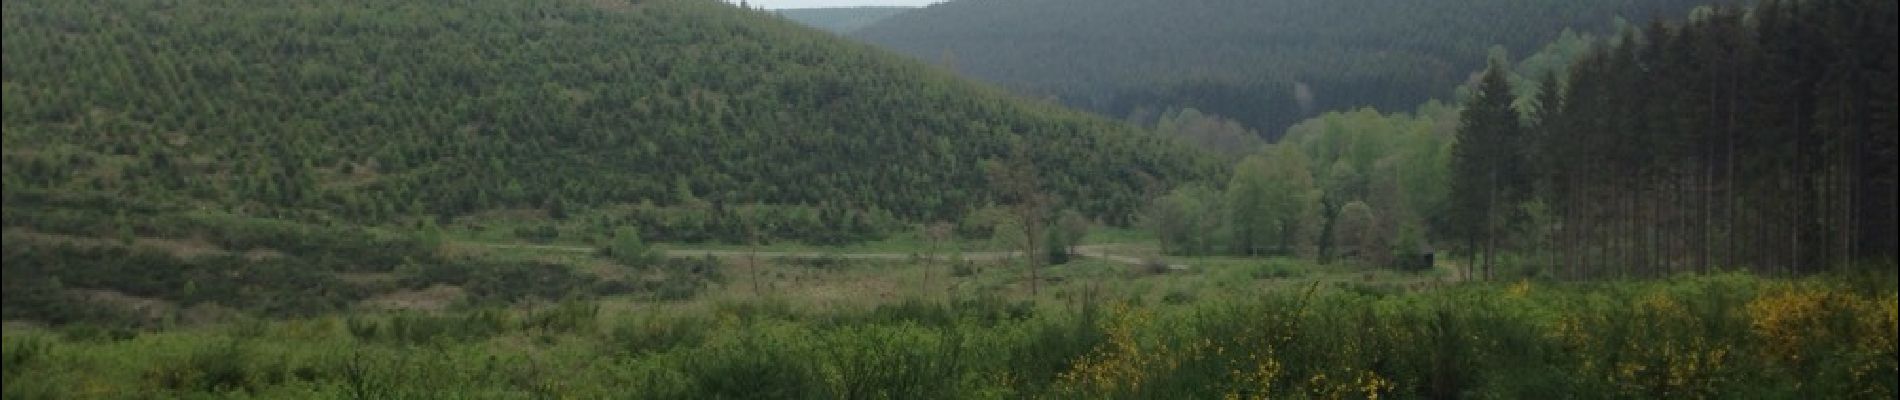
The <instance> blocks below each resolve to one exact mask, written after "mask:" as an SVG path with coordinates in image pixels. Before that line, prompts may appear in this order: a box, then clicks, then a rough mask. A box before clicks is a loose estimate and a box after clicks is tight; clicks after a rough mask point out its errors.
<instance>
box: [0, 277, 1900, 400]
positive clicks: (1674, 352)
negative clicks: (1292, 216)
mask: <svg viewBox="0 0 1900 400" xmlns="http://www.w3.org/2000/svg"><path fill="white" fill-rule="evenodd" d="M1115 250H1116V251H1120V252H1128V253H1131V254H1132V253H1140V252H1143V251H1146V250H1144V249H1142V248H1140V247H1139V246H1127V247H1126V248H1117V249H1115ZM452 251H456V252H462V253H464V254H461V255H460V256H462V257H471V258H480V259H487V260H493V261H496V262H514V261H518V262H539V263H549V264H558V265H566V266H568V267H569V268H572V269H573V270H575V271H577V272H579V273H582V274H588V275H594V276H596V277H598V278H599V279H603V280H606V281H616V280H619V281H628V282H643V281H650V280H660V279H666V278H665V277H666V276H668V275H667V274H668V272H666V271H652V270H639V269H627V268H622V267H619V266H617V265H615V264H613V263H611V262H608V261H606V260H604V259H600V258H597V257H596V256H595V255H592V254H586V253H575V252H563V251H547V250H538V249H534V248H512V249H495V248H486V247H462V248H456V249H453V250H452ZM1171 261H1174V262H1178V263H1182V264H1187V265H1190V266H1191V267H1190V268H1189V269H1187V270H1186V271H1166V270H1165V269H1164V270H1151V269H1148V268H1147V267H1143V266H1134V265H1127V264H1121V263H1115V262H1110V261H1102V260H1090V259H1082V260H1079V261H1077V262H1073V263H1070V264H1066V265H1058V266H1051V267H1048V268H1047V269H1045V270H1043V271H1041V273H1040V274H1039V276H1040V277H1041V278H1042V280H1041V281H1039V282H1038V284H1037V285H1035V286H1036V287H1035V288H1034V291H1033V293H1032V291H1031V288H1030V287H1029V285H1028V284H1027V279H1026V278H1027V275H1026V273H1025V271H1024V270H1023V269H1022V268H1021V267H1020V266H1018V265H1017V264H1016V263H1014V262H1012V261H986V262H950V261H942V262H927V261H877V260H848V259H837V258H804V259H770V258H768V259H758V260H749V259H745V258H736V259H722V260H714V261H713V262H712V263H711V265H716V266H717V267H714V268H716V270H712V271H696V272H695V274H696V276H702V277H704V279H701V280H695V281H690V282H689V283H686V284H685V285H687V287H686V289H683V290H682V291H680V292H677V293H674V294H672V295H657V294H655V295H610V296H604V297H603V296H593V297H589V296H578V297H572V299H570V300H567V301H546V300H542V301H534V300H528V301H518V302H515V303H512V304H504V305H496V304H492V303H478V302H470V301H458V300H456V299H455V298H452V297H448V298H437V299H430V298H428V296H427V295H426V294H424V295H418V297H419V298H418V299H412V300H416V301H415V302H412V303H404V304H412V305H413V304H426V303H430V302H431V301H433V302H435V303H436V304H433V305H432V306H431V307H410V308H411V309H407V310H404V309H400V308H403V307H393V308H398V309H394V310H392V309H390V308H392V307H381V308H378V307H370V306H368V305H363V306H359V307H357V308H356V309H355V310H353V311H350V312H346V313H335V314H325V315H319V316H314V317H298V318H281V319H255V318H249V317H241V316H240V317H235V318H229V319H225V320H221V321H217V322H210V323H202V324H183V323H180V324H176V325H173V326H169V327H162V328H157V329H150V330H145V331H141V332H138V333H135V334H132V335H98V334H89V333H88V332H87V331H86V330H84V329H83V328H79V327H70V326H69V327H58V328H48V327H40V326H35V325H33V324H23V323H10V324H9V325H8V326H7V328H6V330H5V335H4V346H5V359H4V361H5V363H4V371H5V372H4V373H5V380H4V382H5V387H4V394H5V397H6V398H150V397H161V398H164V397H183V398H204V397H210V398H811V397H818V398H1025V397H1028V398H1286V397H1294V398H1381V397H1383V398H1445V397H1471V398H1527V397H1529V398H1541V397H1548V396H1552V395H1558V396H1560V397H1581V398H1617V397H1668V398H1708V397H1722V398H1738V397H1739V398H1893V396H1894V395H1895V393H1896V378H1895V376H1896V371H1895V347H1894V338H1895V304H1896V297H1895V288H1894V287H1893V285H1892V284H1891V283H1892V282H1893V278H1892V277H1884V278H1883V277H1873V278H1867V277H1858V278H1853V279H1850V278H1846V277H1826V278H1808V279H1800V280H1786V279H1766V278H1758V277H1753V276H1748V275H1739V274H1719V275H1713V276H1699V277H1680V278H1675V279H1668V280H1659V281H1645V282H1600V283H1544V282H1529V281H1524V282H1510V283H1481V284H1456V283H1452V282H1450V281H1451V277H1452V274H1451V273H1450V272H1448V271H1442V270H1440V271H1427V272H1423V273H1402V272H1393V271H1387V270H1377V269H1367V268H1359V267H1351V266H1340V265H1330V266H1328V265H1314V264H1311V263H1308V262H1303V261H1298V260H1291V259H1264V260H1260V259H1239V258H1186V259H1176V260H1171ZM696 268H697V267H696ZM1882 279H1884V280H1882ZM441 292H452V290H444V291H441ZM655 293H661V292H655ZM424 309H426V310H432V311H423V310H424Z"/></svg>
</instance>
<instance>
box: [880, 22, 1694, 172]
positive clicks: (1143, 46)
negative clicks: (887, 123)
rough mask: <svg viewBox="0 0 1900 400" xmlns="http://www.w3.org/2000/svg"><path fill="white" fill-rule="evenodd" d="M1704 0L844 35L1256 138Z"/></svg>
mask: <svg viewBox="0 0 1900 400" xmlns="http://www.w3.org/2000/svg"><path fill="white" fill-rule="evenodd" d="M1705 3H1706V1H1704V0H1661V1H1637V0H1588V1H1572V0H1538V1H1523V0H1483V1H1461V2H1456V3H1443V2H1420V1H1406V0H1344V1H1341V0H1271V1H1255V0H1186V1H1179V0H1023V1H982V0H965V1H954V2H947V3H942V4H937V5H933V6H929V7H925V8H921V9H918V10H916V11H913V12H908V13H904V14H902V15H898V16H895V17H892V18H889V19H886V20H884V21H881V22H879V23H877V24H874V25H872V26H869V27H866V28H864V29H862V30H859V31H858V32H856V33H854V34H853V35H852V36H853V37H856V38H859V39H862V40H865V41H869V42H872V43H876V44H879V45H882V46H885V47H888V48H891V49H894V50H897V51H899V52H903V53H906V54H910V55H912V56H915V57H918V58H919V59H923V60H926V61H929V62H933V63H938V64H940V65H944V66H947V67H949V68H952V69H954V70H957V71H959V72H962V73H965V74H967V75H970V76H974V77H978V78H981V79H985V80H989V81H992V82H998V83H1001V84H1003V85H1006V86H1008V87H1011V88H1013V89H1016V90H1019V91H1021V92H1025V93H1029V94H1031V95H1035V96H1048V97H1054V98H1057V99H1060V100H1061V101H1062V102H1064V103H1066V104H1071V105H1075V106H1079V107H1082V108H1085V109H1089V110H1093V111H1096V112H1099V113H1103V114H1106V115H1110V116H1114V117H1118V118H1122V117H1132V118H1134V119H1136V120H1138V121H1142V122H1148V123H1152V122H1154V121H1153V118H1155V117H1156V116H1158V115H1160V114H1161V113H1164V112H1166V111H1168V110H1169V109H1174V108H1189V107H1192V108H1196V109H1198V110H1200V111H1201V112H1206V113H1210V114H1214V115H1219V116H1223V117H1226V118H1229V119H1234V120H1237V121H1239V122H1241V123H1242V124H1243V125H1245V126H1246V127H1248V128H1252V129H1254V130H1256V131H1259V132H1260V133H1261V134H1262V135H1264V136H1266V138H1267V139H1276V138H1277V137H1278V135H1279V134H1280V133H1281V132H1282V131H1283V130H1284V129H1285V128H1286V127H1287V126H1290V125H1292V124H1293V123H1295V122H1297V121H1299V120H1301V119H1304V118H1306V117H1308V116H1312V115H1316V114H1318V113H1319V112H1323V111H1328V110H1342V109H1350V108H1357V107H1359V106H1374V107H1377V108H1380V109H1386V110H1395V109H1410V108H1412V107H1413V106H1416V105H1417V104H1419V103H1421V102H1423V101H1425V100H1426V99H1430V98H1441V99H1442V98H1446V97H1448V96H1449V95H1450V93H1451V88H1452V87H1453V86H1456V85H1458V84H1459V83H1461V82H1463V81H1464V80H1465V79H1466V77H1467V76H1468V75H1469V74H1470V73H1472V72H1473V71H1477V70H1479V69H1482V68H1483V66H1484V64H1483V60H1484V59H1485V56H1486V54H1487V52H1488V51H1489V49H1490V48H1492V47H1493V46H1494V45H1501V46H1503V48H1505V49H1507V50H1509V51H1510V52H1514V53H1522V52H1529V51H1531V50H1534V49H1536V48H1537V47H1538V46H1541V45H1543V44H1544V43H1545V42H1548V41H1550V40H1552V39H1554V38H1556V37H1557V36H1558V34H1559V32H1562V31H1563V30H1565V29H1566V28H1569V27H1576V28H1579V29H1586V30H1600V29H1602V28H1604V27H1607V26H1608V25H1610V23H1611V21H1613V20H1614V19H1615V17H1619V16H1620V17H1623V18H1628V19H1631V20H1637V21H1643V20H1648V19H1650V18H1651V17H1658V16H1680V15H1683V14H1684V13H1685V12H1686V11H1687V10H1688V9H1689V8H1691V7H1694V6H1697V5H1701V4H1705Z"/></svg>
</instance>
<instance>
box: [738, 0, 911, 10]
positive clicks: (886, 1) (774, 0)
mask: <svg viewBox="0 0 1900 400" xmlns="http://www.w3.org/2000/svg"><path fill="white" fill-rule="evenodd" d="M727 1H730V2H733V3H738V2H739V0H727ZM942 1H943V0H746V2H747V3H748V4H751V5H752V6H753V7H765V8H774V9H776V8H813V7H864V6H910V7H922V6H926V5H930V4H931V3H938V2H942Z"/></svg>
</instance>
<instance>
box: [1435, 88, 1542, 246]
mask: <svg viewBox="0 0 1900 400" xmlns="http://www.w3.org/2000/svg"><path fill="white" fill-rule="evenodd" d="M1508 73H1509V72H1508V71H1507V69H1506V67H1505V66H1503V65H1501V64H1499V63H1493V64H1492V65H1491V67H1490V68H1489V69H1487V70H1485V73H1484V76H1483V77H1482V78H1480V81H1479V83H1478V93H1477V96H1476V97H1474V98H1473V99H1472V101H1471V103H1470V104H1467V105H1465V109H1464V111H1463V112H1462V113H1461V114H1460V115H1459V118H1458V141H1457V143H1456V145H1455V146H1456V147H1454V148H1453V149H1452V194H1451V203H1452V204H1451V207H1452V212H1453V214H1454V215H1453V217H1452V225H1453V231H1454V232H1453V234H1454V235H1455V236H1456V237H1458V238H1460V239H1462V241H1463V242H1464V246H1465V250H1466V251H1467V252H1468V254H1467V255H1468V260H1470V261H1471V262H1470V263H1468V264H1467V266H1466V268H1467V269H1469V268H1471V267H1473V265H1472V264H1476V262H1477V261H1478V259H1477V256H1478V254H1479V253H1482V254H1483V256H1484V261H1483V262H1484V265H1483V273H1484V278H1485V279H1490V277H1491V270H1492V264H1493V262H1494V261H1495V259H1496V257H1495V255H1496V252H1497V247H1498V236H1499V235H1500V234H1501V232H1502V231H1503V230H1504V229H1507V228H1508V227H1509V226H1510V225H1511V222H1512V221H1513V220H1515V219H1516V214H1517V213H1516V212H1515V210H1516V208H1517V205H1518V204H1519V203H1520V202H1521V201H1522V199H1523V198H1524V196H1525V195H1526V194H1528V193H1529V191H1528V190H1527V189H1528V184H1529V180H1528V179H1527V178H1528V174H1527V173H1526V172H1527V171H1526V170H1525V167H1526V166H1527V165H1526V163H1525V160H1524V155H1525V151H1524V148H1525V147H1524V144H1525V140H1524V131H1525V129H1524V126H1523V125H1522V124H1520V122H1519V119H1518V112H1517V110H1516V109H1514V108H1512V107H1511V104H1512V103H1513V102H1515V101H1516V96H1514V95H1512V94H1511V84H1510V82H1509V81H1508V80H1506V74H1508ZM1467 277H1469V276H1467Z"/></svg>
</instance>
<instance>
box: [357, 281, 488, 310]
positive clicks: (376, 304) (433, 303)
mask: <svg viewBox="0 0 1900 400" xmlns="http://www.w3.org/2000/svg"><path fill="white" fill-rule="evenodd" d="M467 297H468V291H467V290H463V289H462V288H461V287H458V286H454V285H443V284H436V285H435V286H430V287H427V288H423V289H422V290H398V291H394V292H390V293H385V294H383V295H380V296H376V297H373V298H370V299H368V300H363V305H364V306H367V307H369V308H373V309H377V310H415V311H442V310H445V309H448V308H449V306H450V305H453V304H455V303H456V302H458V301H461V300H462V299H464V298H467Z"/></svg>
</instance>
